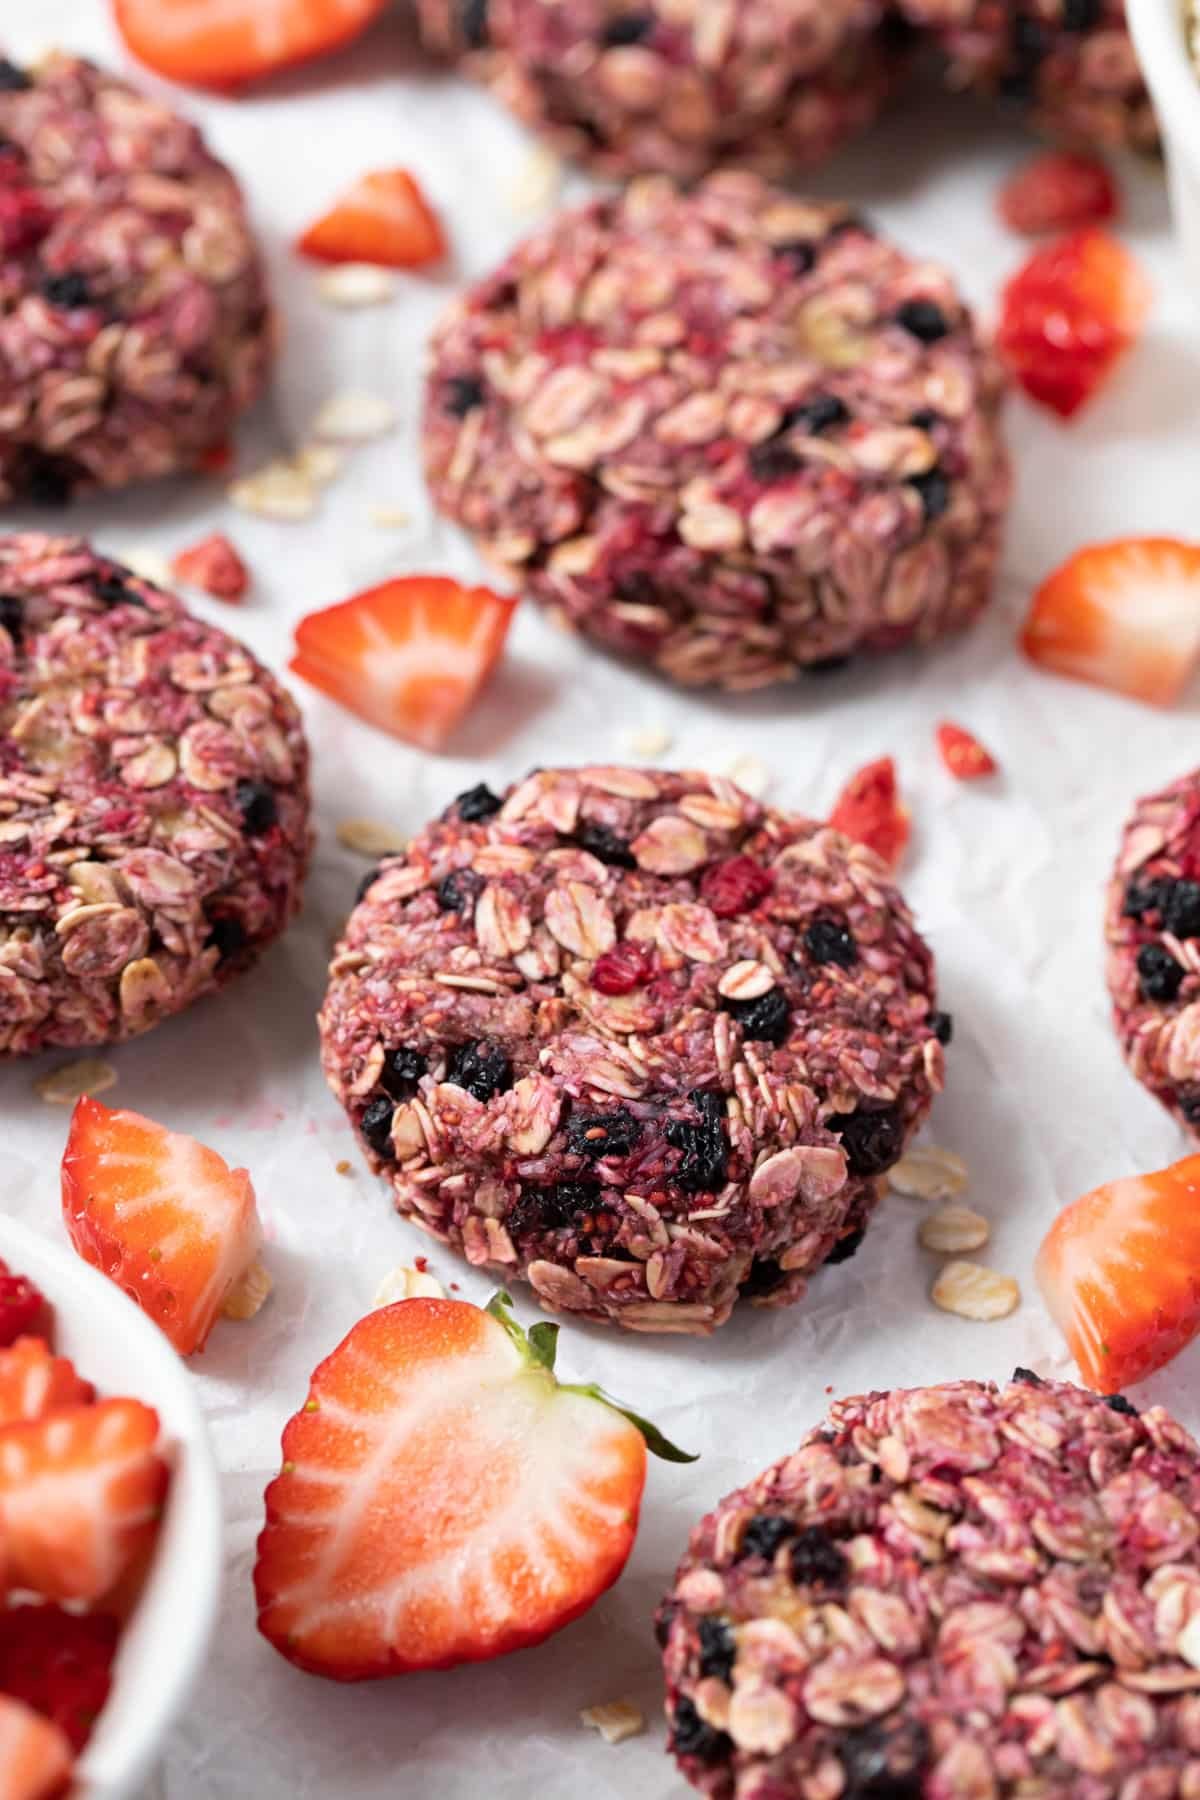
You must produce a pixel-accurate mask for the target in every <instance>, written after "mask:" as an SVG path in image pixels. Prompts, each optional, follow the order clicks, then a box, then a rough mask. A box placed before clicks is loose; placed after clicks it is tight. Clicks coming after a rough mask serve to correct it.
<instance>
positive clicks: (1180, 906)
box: [1163, 881, 1200, 938]
mask: <svg viewBox="0 0 1200 1800" xmlns="http://www.w3.org/2000/svg"><path fill="white" fill-rule="evenodd" d="M1163 924H1164V925H1165V926H1166V928H1167V930H1168V931H1169V932H1170V933H1171V935H1172V937H1177V938H1194V937H1200V881H1173V882H1172V883H1171V884H1170V887H1169V888H1168V890H1167V893H1166V895H1165V896H1164V898H1163Z"/></svg>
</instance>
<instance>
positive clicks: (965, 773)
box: [936, 719, 996, 781]
mask: <svg viewBox="0 0 1200 1800" xmlns="http://www.w3.org/2000/svg"><path fill="white" fill-rule="evenodd" d="M936 735H937V747H938V754H939V756H940V757H941V759H942V761H943V763H944V764H945V766H946V768H947V769H948V770H949V772H950V774H951V775H953V776H954V779H955V780H956V781H978V780H979V778H980V776H982V775H994V774H995V773H996V759H995V757H994V756H993V755H992V753H991V751H990V750H985V749H984V747H983V745H982V744H981V743H980V741H979V739H978V738H977V737H975V736H974V734H973V733H972V732H970V731H968V730H967V729H966V727H965V726H963V725H955V724H953V723H952V722H951V721H950V720H949V719H944V720H943V721H942V723H941V724H940V725H939V726H938V728H937V734H936Z"/></svg>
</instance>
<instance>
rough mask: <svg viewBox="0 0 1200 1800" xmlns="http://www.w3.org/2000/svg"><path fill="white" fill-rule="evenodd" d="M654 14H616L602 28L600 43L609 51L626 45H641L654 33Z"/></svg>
mask: <svg viewBox="0 0 1200 1800" xmlns="http://www.w3.org/2000/svg"><path fill="white" fill-rule="evenodd" d="M654 23H655V21H654V14H653V13H646V12H628V13H618V14H617V17H616V18H615V19H610V20H609V22H608V24H607V25H606V26H605V27H604V31H603V32H602V34H601V38H600V42H601V43H602V44H603V45H604V46H605V48H606V49H609V50H617V49H620V48H621V47H622V46H624V45H626V44H641V43H644V42H645V40H646V38H648V37H650V36H651V35H652V33H653V31H654Z"/></svg>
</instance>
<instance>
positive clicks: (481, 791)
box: [454, 781, 504, 825]
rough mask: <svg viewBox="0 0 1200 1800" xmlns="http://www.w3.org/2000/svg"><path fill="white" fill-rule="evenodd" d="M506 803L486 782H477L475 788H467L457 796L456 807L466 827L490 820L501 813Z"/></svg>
mask: <svg viewBox="0 0 1200 1800" xmlns="http://www.w3.org/2000/svg"><path fill="white" fill-rule="evenodd" d="M503 804H504V802H503V801H502V800H501V799H500V797H499V795H498V794H493V792H492V790H491V788H490V787H489V786H488V784H487V782H486V781H480V782H477V783H476V785H475V786H474V787H473V788H467V789H466V790H465V791H464V792H463V793H461V794H457V795H456V796H455V799H454V805H455V806H456V807H457V809H458V816H459V818H460V819H461V820H462V821H463V823H464V824H466V825H474V824H475V823H476V821H477V820H479V819H490V818H491V817H492V816H493V815H494V814H495V813H498V812H499V811H500V808H501V806H503Z"/></svg>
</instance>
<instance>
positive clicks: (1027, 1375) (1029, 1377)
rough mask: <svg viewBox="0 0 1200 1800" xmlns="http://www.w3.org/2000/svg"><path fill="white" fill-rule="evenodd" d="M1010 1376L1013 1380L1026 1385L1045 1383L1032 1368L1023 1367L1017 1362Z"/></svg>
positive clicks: (1042, 1384)
mask: <svg viewBox="0 0 1200 1800" xmlns="http://www.w3.org/2000/svg"><path fill="white" fill-rule="evenodd" d="M1012 1378H1013V1380H1014V1381H1022V1382H1024V1384H1025V1386H1026V1387H1045V1385H1046V1384H1045V1382H1044V1381H1043V1380H1042V1378H1041V1376H1040V1375H1035V1374H1034V1372H1033V1370H1032V1369H1023V1368H1022V1367H1021V1365H1020V1364H1019V1363H1018V1364H1017V1367H1016V1368H1015V1369H1014V1370H1013V1372H1012Z"/></svg>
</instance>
